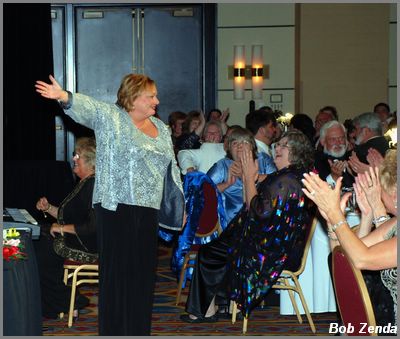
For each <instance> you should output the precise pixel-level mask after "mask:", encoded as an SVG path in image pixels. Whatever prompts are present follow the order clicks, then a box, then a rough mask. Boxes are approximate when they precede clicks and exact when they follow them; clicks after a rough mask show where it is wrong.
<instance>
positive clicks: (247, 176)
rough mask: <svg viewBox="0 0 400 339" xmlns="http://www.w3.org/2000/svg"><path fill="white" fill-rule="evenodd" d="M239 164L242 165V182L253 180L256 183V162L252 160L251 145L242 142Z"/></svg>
mask: <svg viewBox="0 0 400 339" xmlns="http://www.w3.org/2000/svg"><path fill="white" fill-rule="evenodd" d="M240 162H241V164H242V180H243V182H245V181H246V180H253V182H256V181H257V178H258V161H257V159H253V152H252V150H251V145H250V144H249V143H248V142H243V144H242V152H241V155H240Z"/></svg>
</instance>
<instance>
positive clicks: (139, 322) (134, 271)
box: [95, 204, 158, 336]
mask: <svg viewBox="0 0 400 339" xmlns="http://www.w3.org/2000/svg"><path fill="white" fill-rule="evenodd" d="M95 213H96V225H97V239H98V250H99V335H109V336H116V335H129V336H138V335H150V331H151V315H152V306H153V292H154V285H155V278H156V267H157V229H158V211H157V210H156V209H153V208H147V207H140V206H131V205H124V204H119V205H118V207H117V210H116V211H110V210H107V209H104V208H102V207H101V206H100V204H95Z"/></svg>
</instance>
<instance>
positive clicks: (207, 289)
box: [181, 131, 314, 323]
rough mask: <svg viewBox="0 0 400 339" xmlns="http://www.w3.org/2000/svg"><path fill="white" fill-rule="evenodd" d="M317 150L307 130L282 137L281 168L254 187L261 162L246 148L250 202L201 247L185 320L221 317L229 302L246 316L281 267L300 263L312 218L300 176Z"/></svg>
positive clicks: (243, 159)
mask: <svg viewBox="0 0 400 339" xmlns="http://www.w3.org/2000/svg"><path fill="white" fill-rule="evenodd" d="M313 154H314V152H313V148H312V146H311V142H310V141H309V140H308V138H307V137H306V136H305V135H304V134H303V133H301V132H299V131H292V132H289V133H287V134H285V135H283V137H282V138H281V140H280V141H279V142H278V143H277V144H276V148H275V157H274V162H275V165H276V167H277V168H278V171H277V172H275V173H273V174H270V175H268V176H267V178H266V179H265V180H264V181H262V182H261V183H259V184H258V185H257V186H256V181H257V178H258V174H257V173H258V164H257V161H254V160H253V159H252V157H251V152H250V150H249V149H248V148H247V147H243V150H242V154H241V164H242V180H243V185H244V190H245V201H246V203H245V205H244V206H243V208H242V210H241V211H240V212H239V213H238V214H237V215H236V217H235V218H234V219H233V220H232V221H231V223H230V224H229V225H228V227H227V229H226V230H225V231H224V232H223V233H222V234H221V235H220V237H219V238H217V239H215V240H213V241H212V242H210V243H208V244H206V245H203V246H202V247H201V249H200V251H199V254H198V257H197V262H196V266H195V270H194V274H193V278H192V282H191V285H190V293H189V296H188V300H187V303H186V311H187V312H188V313H189V314H184V315H182V316H181V319H182V320H183V321H186V322H190V323H196V322H214V321H217V319H218V316H217V314H216V311H217V308H216V307H215V305H219V306H221V305H225V306H227V305H228V303H229V301H230V300H235V301H236V302H237V304H238V307H239V309H240V310H241V311H242V313H243V314H244V315H246V316H247V315H248V314H249V313H250V312H251V310H252V309H253V308H254V307H256V306H257V304H258V303H259V302H260V301H261V300H262V299H263V298H264V297H265V295H266V294H267V293H268V291H269V290H270V286H272V285H273V284H274V282H275V281H276V280H277V278H278V277H279V275H280V273H281V272H282V270H283V269H296V268H297V267H298V265H299V263H300V260H301V256H302V253H303V250H304V238H305V234H306V229H307V227H309V226H310V224H311V218H312V213H311V210H310V208H309V207H310V205H309V200H308V199H307V198H306V197H305V195H304V193H303V192H302V182H301V179H302V176H303V173H304V172H307V171H309V170H310V169H311V167H312V165H313V161H314V159H313Z"/></svg>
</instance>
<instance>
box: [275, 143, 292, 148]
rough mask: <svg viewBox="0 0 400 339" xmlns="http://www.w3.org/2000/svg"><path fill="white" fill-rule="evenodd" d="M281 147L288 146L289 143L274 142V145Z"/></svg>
mask: <svg viewBox="0 0 400 339" xmlns="http://www.w3.org/2000/svg"><path fill="white" fill-rule="evenodd" d="M278 146H279V147H281V148H288V147H289V145H288V144H287V143H286V144H283V143H280V142H276V143H275V147H278Z"/></svg>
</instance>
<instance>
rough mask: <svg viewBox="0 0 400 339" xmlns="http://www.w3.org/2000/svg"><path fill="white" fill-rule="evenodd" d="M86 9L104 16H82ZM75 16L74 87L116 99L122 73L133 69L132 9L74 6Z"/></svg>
mask: <svg viewBox="0 0 400 339" xmlns="http://www.w3.org/2000/svg"><path fill="white" fill-rule="evenodd" d="M88 13H89V14H90V13H96V14H100V13H102V14H103V17H100V18H97V17H96V16H95V17H94V18H90V19H86V18H84V15H85V16H89V15H88ZM92 16H94V15H92ZM75 18H76V36H75V46H76V53H75V55H76V65H75V67H76V91H77V92H80V93H84V94H87V95H90V96H93V97H95V98H97V99H100V100H103V101H106V102H115V101H116V95H117V91H118V88H119V85H120V82H121V79H122V77H123V76H124V75H125V74H128V73H131V72H132V41H133V39H132V10H131V8H127V7H125V8H124V7H121V8H90V9H88V8H76V15H75Z"/></svg>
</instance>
